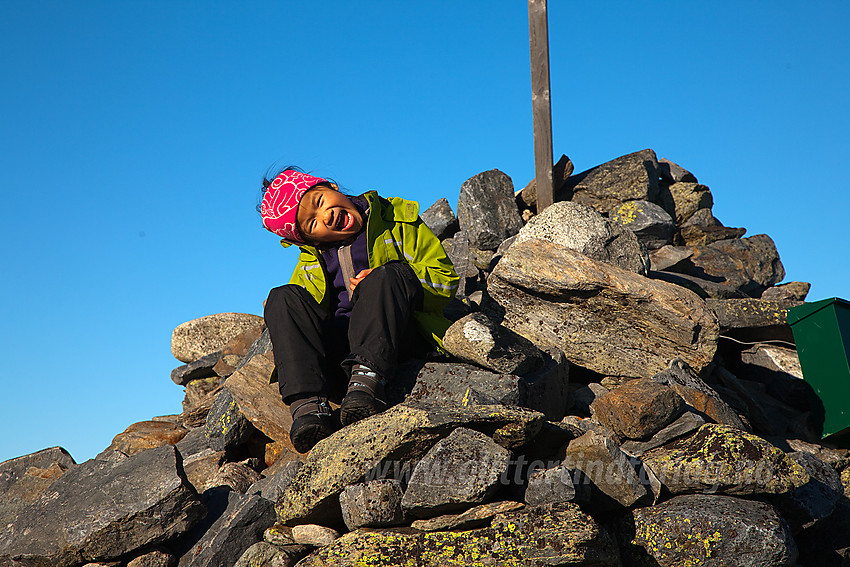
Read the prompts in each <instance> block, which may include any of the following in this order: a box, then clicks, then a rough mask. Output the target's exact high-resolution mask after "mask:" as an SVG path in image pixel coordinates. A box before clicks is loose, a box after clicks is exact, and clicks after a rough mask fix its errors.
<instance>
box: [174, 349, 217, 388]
mask: <svg viewBox="0 0 850 567" xmlns="http://www.w3.org/2000/svg"><path fill="white" fill-rule="evenodd" d="M219 360H221V351H216V352H214V353H211V354H208V355H206V356H202V357H201V358H199V359H198V360H195V361H192V362H190V363H189V364H184V365H182V366H178V367H177V368H175V369H174V370H172V371H171V381H172V382H174V383H175V384H177V385H178V386H185V385H186V384H188V383H189V382H190V381H192V380H197V379H198V378H209V377H210V376H216V373H215V370H213V367H214V366H215V365H216V364H217V363H218V361H219Z"/></svg>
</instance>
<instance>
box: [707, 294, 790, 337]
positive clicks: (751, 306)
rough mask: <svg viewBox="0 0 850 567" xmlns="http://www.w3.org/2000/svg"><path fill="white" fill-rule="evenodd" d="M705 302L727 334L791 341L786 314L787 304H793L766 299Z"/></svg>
mask: <svg viewBox="0 0 850 567" xmlns="http://www.w3.org/2000/svg"><path fill="white" fill-rule="evenodd" d="M705 303H706V305H707V306H708V308H709V309H711V310H712V311H713V312H714V314H715V315H716V316H717V322H718V323H720V330H721V332H723V333H724V334H726V335H732V336H734V337H735V338H737V339H738V340H744V341H747V342H757V341H761V340H784V341H788V342H792V343H793V341H794V335H793V333H792V332H791V326H790V325H789V324H788V320H787V317H788V308H789V307H791V306H793V305H795V304H788V303H786V302H780V301H768V300H765V299H706V300H705ZM726 331H731V333H729V332H726Z"/></svg>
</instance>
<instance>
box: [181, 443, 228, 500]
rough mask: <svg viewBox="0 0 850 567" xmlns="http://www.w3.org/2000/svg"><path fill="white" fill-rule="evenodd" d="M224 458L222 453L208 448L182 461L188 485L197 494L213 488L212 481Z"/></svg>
mask: <svg viewBox="0 0 850 567" xmlns="http://www.w3.org/2000/svg"><path fill="white" fill-rule="evenodd" d="M224 457H225V454H224V451H214V450H212V449H210V448H209V447H208V448H206V449H204V450H202V451H200V452H198V453H195V454H193V455H191V456H188V457H186V458H185V459H184V460H183V470H184V471H185V473H186V478H187V479H188V481H189V484H191V485H192V486H193V487H194V488H195V490H196V491H198V492H199V493H203V492H204V491H205V490H207V489H208V488H212V487H213V486H215V484H214V479H215V476H216V474H218V469H219V468H221V465H222V463H223V462H224Z"/></svg>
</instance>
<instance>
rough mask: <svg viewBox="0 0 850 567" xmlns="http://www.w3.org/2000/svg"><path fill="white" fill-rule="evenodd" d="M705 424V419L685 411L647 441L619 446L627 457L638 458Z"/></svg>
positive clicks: (626, 442) (630, 441)
mask: <svg viewBox="0 0 850 567" xmlns="http://www.w3.org/2000/svg"><path fill="white" fill-rule="evenodd" d="M704 423H705V419H703V418H702V416H700V415H699V414H697V413H694V412H692V411H686V412H685V413H683V414H682V415H681V417H679V418H678V419H677V420H676V421H674V422H673V423H671V424H670V425H668V426H667V427H665V428H664V429H662V430H661V431H659V432H657V433H656V434H655V435H653V436H652V437H651V438H650V439H649V440H648V441H632V440H628V441H625V442H624V443H621V444H620V448H621V449H622V450H623V451H624V452H625V453H626V454H628V455H632V456H635V457H640V456H641V455H643V454H644V453H646V452H647V451H649V450H650V449H655V448H656V447H661V446H662V445H666V444H667V443H669V442H670V441H673V440H674V439H678V438H680V437H684V436H685V435H688V434H689V433H693V432H694V431H696V430H697V429H699V428H700V427H701V426H702V425H703V424H704Z"/></svg>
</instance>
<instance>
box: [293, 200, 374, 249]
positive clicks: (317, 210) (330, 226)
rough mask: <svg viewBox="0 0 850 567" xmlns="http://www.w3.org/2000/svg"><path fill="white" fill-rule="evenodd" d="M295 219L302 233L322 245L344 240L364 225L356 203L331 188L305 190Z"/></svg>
mask: <svg viewBox="0 0 850 567" xmlns="http://www.w3.org/2000/svg"><path fill="white" fill-rule="evenodd" d="M296 220H297V222H298V228H299V229H301V233H302V234H304V236H306V237H307V238H308V239H310V240H312V241H315V242H318V243H320V244H331V243H334V242H342V241H343V240H346V239H348V238H350V237H352V236H354V235H355V234H357V233H358V232H360V229H361V228H362V227H363V215H361V214H360V211H359V210H358V209H357V207H355V206H354V203H352V202H351V200H350V199H349V198H348V197H346V196H345V195H343V194H342V193H340V192H339V191H335V190H333V189H329V188H328V187H319V188H317V189H311V190H310V191H307V192H306V193H304V196H303V197H302V198H301V202H300V203H299V204H298V214H297V216H296Z"/></svg>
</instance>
